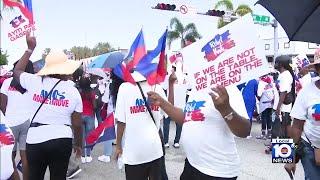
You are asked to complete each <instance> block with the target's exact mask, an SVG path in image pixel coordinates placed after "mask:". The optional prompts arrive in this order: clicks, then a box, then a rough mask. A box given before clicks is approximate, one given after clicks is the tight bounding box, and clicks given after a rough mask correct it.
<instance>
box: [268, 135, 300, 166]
mask: <svg viewBox="0 0 320 180" xmlns="http://www.w3.org/2000/svg"><path fill="white" fill-rule="evenodd" d="M294 150H295V146H294V143H293V139H279V138H278V139H272V163H293V162H294V159H293V158H294V154H295V153H294Z"/></svg>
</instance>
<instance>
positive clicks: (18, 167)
mask: <svg viewBox="0 0 320 180" xmlns="http://www.w3.org/2000/svg"><path fill="white" fill-rule="evenodd" d="M17 169H18V170H19V171H20V172H21V173H22V161H21V160H20V161H19V162H18V164H17Z"/></svg>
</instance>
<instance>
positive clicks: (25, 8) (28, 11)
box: [3, 0, 34, 24]
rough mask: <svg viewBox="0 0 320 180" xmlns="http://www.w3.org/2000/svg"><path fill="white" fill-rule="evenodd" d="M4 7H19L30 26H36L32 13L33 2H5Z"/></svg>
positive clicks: (26, 0)
mask: <svg viewBox="0 0 320 180" xmlns="http://www.w3.org/2000/svg"><path fill="white" fill-rule="evenodd" d="M3 3H4V5H6V6H9V7H17V8H19V9H20V11H21V13H22V14H23V15H24V16H25V17H26V18H28V19H29V23H30V24H34V21H33V12H32V0H23V4H24V5H22V3H20V2H18V1H16V0H3Z"/></svg>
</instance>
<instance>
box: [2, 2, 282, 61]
mask: <svg viewBox="0 0 320 180" xmlns="http://www.w3.org/2000/svg"><path fill="white" fill-rule="evenodd" d="M159 2H164V3H171V4H176V5H177V7H180V5H182V4H186V5H187V6H193V7H195V8H196V9H197V11H199V12H206V11H207V10H208V9H212V8H213V7H214V4H215V3H216V2H217V0H189V1H187V0H175V1H173V0H171V1H169V0H164V1H160V0H90V1H84V0H82V1H79V0H33V11H34V16H35V21H36V27H37V30H36V32H35V35H36V37H37V41H38V45H37V48H36V50H35V52H34V54H33V56H32V60H34V61H35V60H38V59H40V58H41V54H42V52H43V50H44V49H45V48H46V47H50V48H54V49H69V48H71V47H72V46H85V45H86V46H88V47H93V46H94V45H95V44H97V43H98V42H109V43H111V45H112V46H113V47H114V48H118V47H120V48H129V47H130V45H131V43H132V41H133V39H134V38H135V36H136V35H137V33H138V32H139V30H140V29H141V27H142V28H143V31H144V35H145V42H146V46H147V48H148V49H153V48H154V46H155V45H156V43H157V40H158V38H159V37H160V36H161V34H162V33H163V32H164V30H165V28H166V27H167V26H169V22H170V19H171V18H172V17H178V18H179V19H180V20H181V21H182V22H183V23H184V24H187V23H190V22H194V23H195V24H196V26H197V28H198V30H199V32H200V34H201V35H202V36H206V35H209V34H210V33H214V31H215V30H216V26H217V20H218V18H216V17H210V16H201V15H182V14H181V13H179V12H169V11H159V10H153V9H151V6H155V5H156V4H157V3H159ZM255 2H256V0H234V5H235V7H236V6H237V5H239V4H242V3H245V4H248V5H250V6H251V7H252V9H253V10H254V12H255V13H256V14H264V15H270V14H269V13H268V11H266V10H265V9H264V8H263V7H261V6H260V5H257V6H254V3H255ZM15 13H16V12H14V11H8V10H6V11H4V12H3V14H4V19H3V21H1V48H2V49H4V50H7V51H8V54H9V55H10V57H9V61H10V62H9V63H13V62H14V61H16V60H17V59H19V57H20V56H21V55H22V54H23V52H24V50H25V49H26V44H25V38H21V39H19V40H17V41H14V42H11V41H10V40H9V39H8V37H7V33H8V32H9V30H10V26H9V21H11V19H12V18H13V17H14V15H15ZM257 28H259V29H261V30H259V32H260V37H261V38H266V37H269V38H270V37H272V36H273V34H272V33H273V29H272V28H271V27H263V26H259V25H257ZM284 35H285V34H284V32H283V30H280V36H284ZM178 48H179V42H176V43H174V44H173V46H172V49H173V50H174V49H178Z"/></svg>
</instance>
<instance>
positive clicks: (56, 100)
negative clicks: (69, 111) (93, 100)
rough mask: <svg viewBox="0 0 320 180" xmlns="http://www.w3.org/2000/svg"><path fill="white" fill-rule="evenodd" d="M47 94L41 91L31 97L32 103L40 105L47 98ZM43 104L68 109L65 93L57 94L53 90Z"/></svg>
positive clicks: (57, 92) (56, 91)
mask: <svg viewBox="0 0 320 180" xmlns="http://www.w3.org/2000/svg"><path fill="white" fill-rule="evenodd" d="M48 94H49V92H48V91H46V90H42V91H41V94H34V95H33V101H35V102H38V103H42V102H43V101H44V99H45V98H46V97H47V96H48ZM44 104H49V105H52V106H58V107H69V100H68V99H66V96H65V92H59V91H58V90H54V91H53V92H52V93H51V95H50V96H49V97H48V98H47V99H46V101H45V102H44Z"/></svg>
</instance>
